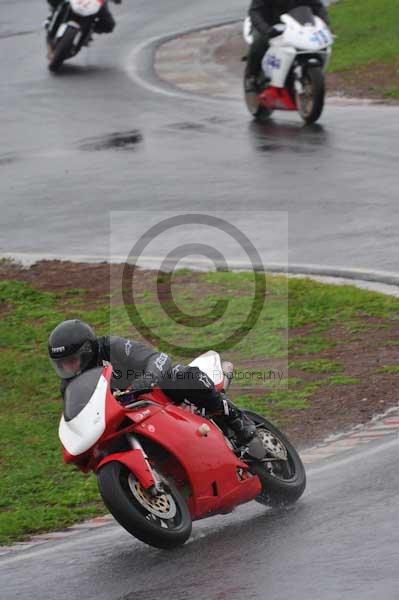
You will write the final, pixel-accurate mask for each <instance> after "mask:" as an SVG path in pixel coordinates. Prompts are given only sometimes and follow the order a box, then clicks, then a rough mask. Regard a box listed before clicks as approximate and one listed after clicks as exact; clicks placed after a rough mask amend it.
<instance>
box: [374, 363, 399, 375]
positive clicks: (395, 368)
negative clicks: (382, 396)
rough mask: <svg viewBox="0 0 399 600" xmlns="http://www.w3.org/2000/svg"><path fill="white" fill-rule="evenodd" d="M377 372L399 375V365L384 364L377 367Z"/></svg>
mask: <svg viewBox="0 0 399 600" xmlns="http://www.w3.org/2000/svg"><path fill="white" fill-rule="evenodd" d="M377 373H390V374H391V375H397V374H398V373H399V365H384V366H383V367H381V368H379V369H377Z"/></svg>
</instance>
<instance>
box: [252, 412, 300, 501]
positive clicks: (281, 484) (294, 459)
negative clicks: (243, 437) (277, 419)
mask: <svg viewBox="0 0 399 600" xmlns="http://www.w3.org/2000/svg"><path fill="white" fill-rule="evenodd" d="M244 413H245V414H246V415H247V416H248V417H249V418H250V419H252V421H254V422H255V425H256V428H257V430H258V435H261V434H262V435H263V436H264V439H265V445H266V447H267V446H269V448H271V450H272V452H271V454H273V450H275V452H274V453H275V454H276V455H278V454H280V455H281V456H282V455H284V456H285V457H286V458H285V459H284V460H281V461H279V460H277V461H270V463H268V462H260V461H255V462H253V463H252V465H251V470H252V472H253V473H255V474H256V475H257V476H258V477H259V479H260V481H261V483H262V492H261V494H260V495H259V496H258V497H257V498H256V501H257V502H260V503H261V504H265V505H267V506H284V505H288V504H293V503H294V502H296V501H297V500H298V498H300V496H302V494H303V492H304V491H305V487H306V473H305V468H304V466H303V463H302V461H301V458H300V456H299V454H298V452H297V451H296V450H295V448H294V446H293V445H292V444H291V442H290V441H289V440H288V438H287V437H286V436H285V435H284V434H283V433H282V432H281V431H280V430H279V429H278V428H277V427H276V426H275V425H273V424H272V423H270V421H268V420H267V419H265V418H264V417H261V416H260V415H258V414H256V413H254V412H252V411H250V410H245V411H244Z"/></svg>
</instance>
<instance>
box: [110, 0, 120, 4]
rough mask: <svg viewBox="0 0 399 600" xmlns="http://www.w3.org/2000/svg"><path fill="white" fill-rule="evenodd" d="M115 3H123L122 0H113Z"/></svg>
mask: <svg viewBox="0 0 399 600" xmlns="http://www.w3.org/2000/svg"><path fill="white" fill-rule="evenodd" d="M112 1H113V3H114V4H122V0H112Z"/></svg>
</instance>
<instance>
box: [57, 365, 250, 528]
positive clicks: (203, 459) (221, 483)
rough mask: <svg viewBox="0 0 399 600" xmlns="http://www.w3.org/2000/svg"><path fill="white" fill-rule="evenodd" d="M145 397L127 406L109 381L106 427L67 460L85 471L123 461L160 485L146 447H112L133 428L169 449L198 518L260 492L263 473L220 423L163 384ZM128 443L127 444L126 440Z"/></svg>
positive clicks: (169, 466)
mask: <svg viewBox="0 0 399 600" xmlns="http://www.w3.org/2000/svg"><path fill="white" fill-rule="evenodd" d="M103 376H104V377H105V379H107V381H108V382H109V383H110V381H111V377H112V367H111V366H107V367H105V368H104V371H103ZM139 400H140V403H137V406H135V404H133V405H132V406H131V407H130V408H126V407H123V406H122V405H121V404H120V403H119V402H118V401H117V400H116V399H115V398H114V396H113V394H112V392H111V389H110V387H109V386H108V390H107V395H106V403H105V431H104V432H103V434H102V435H101V437H100V439H98V440H97V442H96V443H95V444H94V446H93V447H91V448H90V449H89V450H87V452H85V453H84V454H82V455H80V456H72V455H71V454H69V453H68V452H67V451H66V450H65V449H64V460H65V461H66V462H73V463H74V464H76V465H77V466H78V467H79V468H80V469H81V470H82V471H88V470H93V471H97V469H99V468H100V467H101V466H103V465H104V464H106V463H108V462H111V461H114V460H115V461H119V462H121V463H123V464H124V465H126V466H127V467H128V468H129V469H130V470H131V472H132V473H134V475H135V476H136V477H137V478H138V480H139V481H140V483H141V485H142V486H143V487H144V488H145V489H148V488H149V487H151V486H152V485H154V478H153V474H152V473H151V465H150V464H149V463H148V461H147V460H146V457H145V456H144V454H143V452H142V451H141V450H140V449H134V450H133V449H129V450H126V451H124V452H121V451H120V450H119V449H118V451H113V450H112V447H113V445H114V444H115V441H116V440H117V439H118V438H120V439H123V438H124V437H125V435H126V434H127V433H133V434H137V435H139V436H140V438H143V437H144V438H147V439H149V440H151V441H152V442H155V443H156V444H157V445H158V446H160V447H161V448H163V449H164V450H166V451H167V452H168V453H169V458H167V460H166V461H165V462H164V463H162V467H161V470H162V471H163V472H164V473H165V474H169V475H171V476H173V477H174V479H175V481H176V484H177V485H178V487H182V488H183V487H187V488H188V493H189V497H188V499H187V503H188V506H189V510H190V512H191V515H192V518H193V519H200V518H203V517H207V516H209V515H211V514H216V513H225V512H229V511H231V510H232V509H233V508H234V507H235V506H237V505H239V504H242V503H244V502H248V501H250V500H253V499H254V498H256V496H258V495H259V494H260V492H261V483H260V481H259V479H258V477H256V476H253V475H252V474H251V473H250V472H249V470H248V465H247V464H246V463H244V462H242V461H241V460H239V458H237V456H236V455H235V454H234V452H233V451H232V450H231V448H230V447H229V445H228V443H227V441H226V439H225V438H224V436H223V434H222V433H221V431H220V430H219V428H218V427H217V426H216V425H215V424H214V423H212V422H211V421H209V420H207V419H204V418H202V417H200V416H199V415H196V414H193V413H192V412H190V411H189V410H185V409H184V408H183V407H180V406H176V405H174V404H172V403H171V402H170V400H169V398H168V397H167V396H166V395H165V394H164V393H163V392H162V391H161V390H160V389H159V388H157V389H154V390H153V391H152V392H151V393H150V394H145V395H142V396H140V399H139ZM143 401H147V404H143ZM201 426H202V429H201ZM204 426H205V430H204ZM208 429H209V431H208ZM123 444H125V445H126V441H125V442H123ZM123 444H122V445H123ZM118 446H119V447H120V444H119V445H118ZM158 468H159V467H158Z"/></svg>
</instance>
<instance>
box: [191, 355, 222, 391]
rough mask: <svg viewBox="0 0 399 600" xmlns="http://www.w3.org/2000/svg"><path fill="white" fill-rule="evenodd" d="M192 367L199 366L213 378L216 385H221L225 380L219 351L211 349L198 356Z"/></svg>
mask: <svg viewBox="0 0 399 600" xmlns="http://www.w3.org/2000/svg"><path fill="white" fill-rule="evenodd" d="M190 367H198V368H199V369H201V371H203V372H204V373H206V374H207V375H208V377H209V378H210V379H212V381H213V383H214V384H215V385H219V384H220V383H222V382H223V381H224V375H223V369H222V363H221V360H220V356H219V354H218V353H217V352H214V351H213V350H209V352H205V353H204V354H201V355H200V356H198V357H197V358H196V359H195V360H193V361H192V362H191V363H190Z"/></svg>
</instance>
